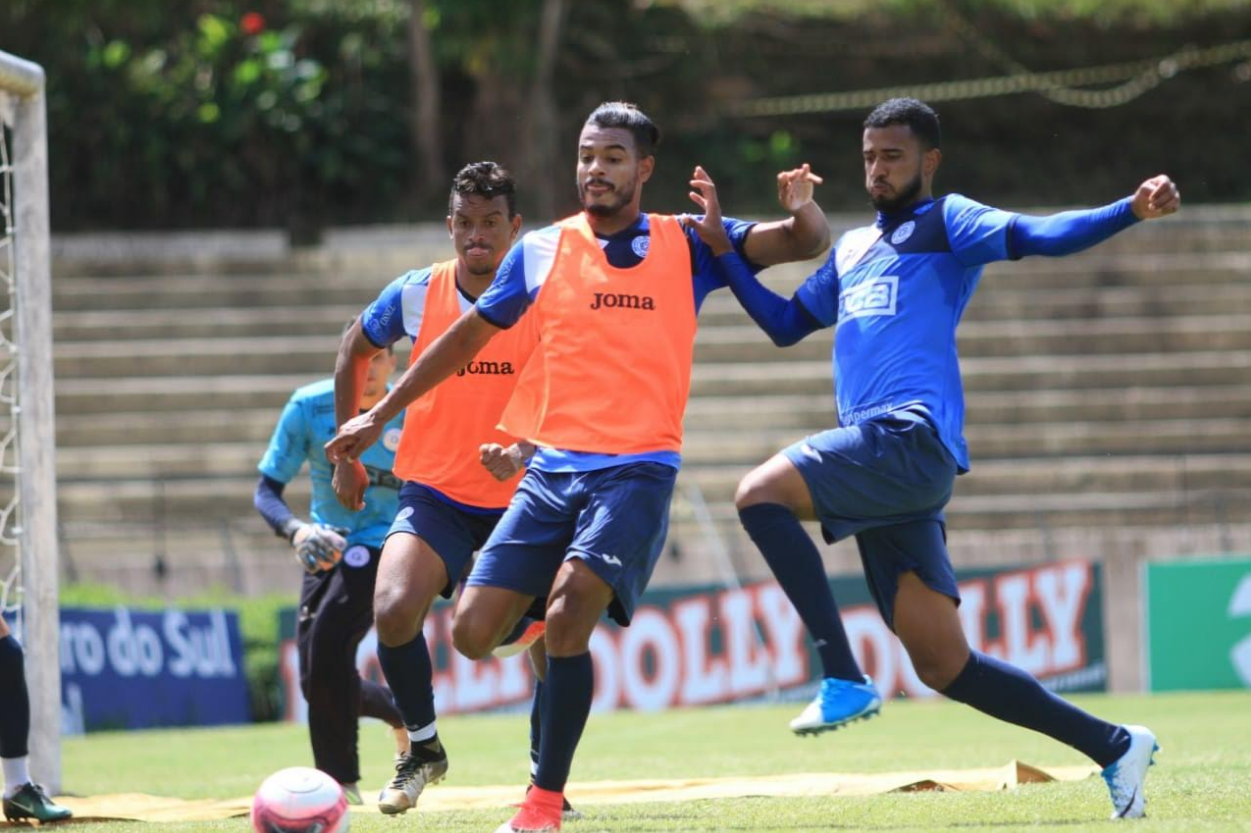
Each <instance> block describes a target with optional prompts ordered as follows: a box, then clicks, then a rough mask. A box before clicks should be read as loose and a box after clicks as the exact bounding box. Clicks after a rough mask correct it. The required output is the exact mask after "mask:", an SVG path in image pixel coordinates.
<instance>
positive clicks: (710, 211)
mask: <svg viewBox="0 0 1251 833" xmlns="http://www.w3.org/2000/svg"><path fill="white" fill-rule="evenodd" d="M690 197H691V201H692V202H694V203H695V204H696V205H698V206H699V207H700V210H702V211H703V212H704V216H703V218H702V219H701V218H698V217H694V216H692V215H690V214H687V215H684V216H683V217H682V224H683V225H684V226H686V227H687V228H693V229H695V232H696V233H697V234H698V235H699V239H700V240H703V241H704V242H705V243H707V244H708V248H710V249H712V253H713V254H714V255H718V256H720V255H723V254H725V253H726V252H728V251H730V250H731V248H732V247H731V245H730V237H729V235H727V234H726V233H725V225H724V224H723V223H722V222H721V200H720V199H718V197H717V186H716V185H715V184H714V183H713V181H712V177H710V176H708V172H707V171H705V170H704V169H703V167H701V166H699V165H696V166H695V172H694V173H693V174H692V175H691V194H690Z"/></svg>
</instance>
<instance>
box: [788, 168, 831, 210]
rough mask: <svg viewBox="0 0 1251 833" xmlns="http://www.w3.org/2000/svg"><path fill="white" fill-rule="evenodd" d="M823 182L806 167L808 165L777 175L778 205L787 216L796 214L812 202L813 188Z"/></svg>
mask: <svg viewBox="0 0 1251 833" xmlns="http://www.w3.org/2000/svg"><path fill="white" fill-rule="evenodd" d="M823 182H825V180H824V179H822V178H821V177H819V176H817V175H816V174H814V173H813V172H812V170H811V169H810V168H809V167H808V163H807V162H805V163H804V164H802V165H800V166H799V167H798V168H793V169H791V170H789V171H782V172H781V173H780V174H778V203H779V204H780V205H781V206H782V208H783V210H785V211H786V213H788V214H797V213H798V212H799V211H800V210H801V209H802V208H803V207H804V206H806V205H807V204H808V203H810V202H812V191H813V186H815V185H820V184H821V183H823Z"/></svg>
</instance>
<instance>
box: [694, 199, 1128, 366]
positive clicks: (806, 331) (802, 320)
mask: <svg viewBox="0 0 1251 833" xmlns="http://www.w3.org/2000/svg"><path fill="white" fill-rule="evenodd" d="M1136 222H1138V218H1137V217H1135V216H1134V212H1133V210H1132V208H1131V198H1130V197H1126V198H1124V199H1122V200H1117V201H1116V202H1114V203H1111V204H1109V205H1105V206H1102V207H1100V208H1092V209H1085V210H1078V211H1062V212H1060V213H1058V214H1051V215H1048V216H1046V217H1030V216H1027V215H1024V214H1021V215H1018V216H1017V218H1016V221H1015V222H1014V223H1012V225H1011V226H1010V227H1009V230H1008V234H1009V241H1008V246H1007V249H1008V251H1009V252H1010V253H1011V254H1012V257H1013V259H1016V258H1021V257H1028V256H1030V255H1042V256H1047V257H1059V256H1062V255H1068V254H1073V253H1075V252H1080V251H1083V250H1084V249H1088V248H1090V247H1091V246H1094V245H1096V244H1098V243H1102V242H1103V241H1104V240H1107V239H1108V238H1109V237H1111V236H1112V235H1114V234H1116V233H1117V232H1120V231H1123V230H1125V229H1127V228H1129V227H1130V226H1131V225H1133V224H1134V223H1136ZM717 263H718V264H719V265H720V266H721V270H722V272H723V273H724V276H725V281H726V283H727V284H728V285H729V287H730V290H731V291H732V292H733V293H734V297H735V298H737V299H738V302H739V303H740V304H742V305H743V309H745V310H747V314H748V315H750V316H751V319H752V320H753V321H755V322H756V325H757V326H758V327H760V329H762V330H764V332H765V333H766V334H767V335H768V336H769V338H770V339H771V340H772V341H773V343H774V344H776V345H777V346H778V347H789V346H790V345H792V344H795V343H797V342H799V341H800V340H802V339H804V338H806V337H807V336H809V335H811V334H812V333H815V332H816V331H817V330H820V329H821V328H822V327H821V324H820V322H818V321H817V319H816V318H814V317H813V315H812V313H810V312H809V311H808V309H807V308H806V307H805V306H804V305H803V302H802V301H800V300H799V296H798V295H792V296H791V298H790V299H789V300H787V299H786V298H783V297H782V296H781V295H778V294H777V293H776V292H774V291H773V290H771V289H769V288H768V287H766V286H764V285H763V284H761V283H760V281H759V280H758V279H757V278H756V276H755V275H753V274H752V272H751V270H750V269H748V268H747V265H746V264H745V263H744V262H743V259H742V258H741V257H739V255H738V253H737V252H734V251H730V252H727V253H726V254H723V255H721V256H720V257H718V258H717Z"/></svg>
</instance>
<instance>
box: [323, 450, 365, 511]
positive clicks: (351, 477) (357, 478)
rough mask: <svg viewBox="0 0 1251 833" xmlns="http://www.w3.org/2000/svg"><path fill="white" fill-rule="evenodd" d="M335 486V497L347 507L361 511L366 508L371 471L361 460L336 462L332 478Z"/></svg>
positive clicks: (332, 483) (331, 480)
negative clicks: (366, 491)
mask: <svg viewBox="0 0 1251 833" xmlns="http://www.w3.org/2000/svg"><path fill="white" fill-rule="evenodd" d="M330 485H331V486H333V487H334V494H335V497H337V498H338V499H339V503H341V504H343V507H344V508H345V509H351V510H352V511H353V512H359V511H361V510H362V509H364V508H365V490H366V489H367V488H369V473H368V472H366V471H365V466H364V464H363V463H361V461H360V460H344V461H343V462H341V463H335V466H334V475H333V476H332V477H331V478H330Z"/></svg>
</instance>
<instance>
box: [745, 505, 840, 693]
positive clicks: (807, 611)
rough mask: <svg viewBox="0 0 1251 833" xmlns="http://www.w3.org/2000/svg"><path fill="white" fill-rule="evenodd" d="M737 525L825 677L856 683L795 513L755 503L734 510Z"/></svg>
mask: <svg viewBox="0 0 1251 833" xmlns="http://www.w3.org/2000/svg"><path fill="white" fill-rule="evenodd" d="M738 517H739V520H741V521H742V522H743V528H744V529H746V530H747V534H748V535H750V536H751V539H752V541H754V542H755V543H756V547H757V548H758V549H759V550H760V554H761V555H763V556H764V560H765V562H766V563H767V564H768V565H769V569H770V570H772V571H773V575H774V577H775V578H776V579H777V580H778V584H780V585H781V586H782V589H783V590H784V591H785V592H786V597H787V598H788V599H790V600H791V604H793V605H794V606H795V610H797V611H799V618H800V619H801V620H803V623H804V627H805V628H807V629H808V634H809V635H810V636H811V637H812V640H813V642H814V643H815V644H816V646H817V653H818V654H819V655H820V657H821V667H822V669H823V671H824V674H825V676H827V677H838V678H839V679H841V680H852V681H854V682H857V683H858V682H862V681H863V680H864V674H863V673H862V672H861V670H860V665H859V664H858V663H857V662H856V657H855V656H854V655H853V654H852V652H851V645H850V644H849V643H848V642H847V631H845V630H844V629H843V620H842V617H840V616H839V615H838V604H837V603H836V602H835V601H834V593H833V592H831V590H830V581H829V579H828V578H827V577H826V575H825V565H824V564H822V563H821V553H820V552H818V551H817V546H816V544H814V543H812V539H811V538H809V537H808V533H807V532H804V528H803V527H802V526H800V525H799V518H797V517H796V516H795V513H794V512H792V511H791V510H790V509H788V508H786V507H785V506H782V505H781V504H778V503H757V504H755V505H754V506H747V507H745V508H743V509H740V510H739V512H738Z"/></svg>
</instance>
